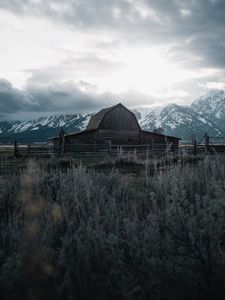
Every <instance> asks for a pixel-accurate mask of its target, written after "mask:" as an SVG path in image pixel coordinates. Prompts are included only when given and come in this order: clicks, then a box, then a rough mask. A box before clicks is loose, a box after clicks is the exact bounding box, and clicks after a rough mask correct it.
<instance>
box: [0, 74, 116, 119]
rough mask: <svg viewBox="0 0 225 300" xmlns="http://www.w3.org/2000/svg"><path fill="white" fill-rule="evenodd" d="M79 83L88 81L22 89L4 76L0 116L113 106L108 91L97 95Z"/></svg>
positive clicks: (86, 109) (0, 84) (76, 110)
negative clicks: (82, 87)
mask: <svg viewBox="0 0 225 300" xmlns="http://www.w3.org/2000/svg"><path fill="white" fill-rule="evenodd" d="M79 85H86V86H87V85H88V83H85V82H80V83H78V84H75V83H74V82H66V83H61V84H58V85H53V86H50V87H41V86H32V85H30V86H27V88H26V89H25V90H18V89H15V88H13V86H12V85H11V83H10V82H9V81H7V80H5V79H1V80H0V111H1V115H0V116H1V119H2V120H3V119H8V118H14V119H15V118H18V119H20V116H22V115H25V114H26V116H28V113H29V118H32V115H33V114H36V115H37V114H38V115H41V114H42V113H43V114H46V113H47V114H57V113H68V112H69V113H78V112H87V111H95V110H96V109H98V108H100V107H102V105H104V106H108V105H112V103H114V102H115V101H116V100H115V99H116V98H115V96H113V95H111V94H107V93H104V94H101V95H98V96H97V95H96V94H95V93H92V92H91V93H90V92H88V91H87V92H84V91H82V90H81V89H79Z"/></svg>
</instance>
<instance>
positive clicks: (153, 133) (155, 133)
mask: <svg viewBox="0 0 225 300" xmlns="http://www.w3.org/2000/svg"><path fill="white" fill-rule="evenodd" d="M142 132H143V133H145V134H150V135H154V136H159V137H167V138H170V139H175V140H181V138H178V137H176V136H171V135H165V134H162V133H157V132H152V131H147V130H142Z"/></svg>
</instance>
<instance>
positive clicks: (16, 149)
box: [14, 140, 18, 158]
mask: <svg viewBox="0 0 225 300" xmlns="http://www.w3.org/2000/svg"><path fill="white" fill-rule="evenodd" d="M14 157H15V158H17V157H18V144H17V140H15V141H14Z"/></svg>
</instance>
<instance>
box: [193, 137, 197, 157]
mask: <svg viewBox="0 0 225 300" xmlns="http://www.w3.org/2000/svg"><path fill="white" fill-rule="evenodd" d="M193 154H194V155H196V154H197V141H196V139H195V140H194V151H193Z"/></svg>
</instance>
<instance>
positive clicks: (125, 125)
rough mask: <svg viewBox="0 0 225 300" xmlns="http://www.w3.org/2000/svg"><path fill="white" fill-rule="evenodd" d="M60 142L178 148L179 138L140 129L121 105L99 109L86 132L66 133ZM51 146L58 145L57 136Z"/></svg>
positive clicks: (132, 116) (133, 116)
mask: <svg viewBox="0 0 225 300" xmlns="http://www.w3.org/2000/svg"><path fill="white" fill-rule="evenodd" d="M63 139H64V143H65V144H66V145H68V144H73V145H76V144H81V143H82V144H99V143H109V142H110V143H111V144H112V145H113V144H114V145H143V144H149V145H159V144H160V145H165V146H166V145H168V144H170V145H172V147H173V148H178V145H179V138H176V137H172V136H166V135H163V134H159V133H153V132H148V131H144V130H142V129H141V127H140V125H139V123H138V121H137V118H136V116H135V114H134V113H133V112H131V111H130V110H128V109H127V108H126V107H125V106H124V105H122V104H121V103H119V104H117V105H115V106H112V107H109V108H105V109H102V110H100V111H99V112H98V113H96V114H95V115H93V116H92V117H91V119H90V121H89V123H88V125H87V128H86V130H84V131H81V132H79V133H71V134H66V135H65V136H64V137H63ZM53 142H54V145H55V146H57V145H59V144H60V143H61V138H60V137H55V138H53Z"/></svg>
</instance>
